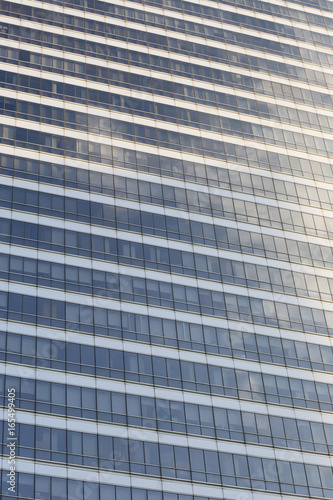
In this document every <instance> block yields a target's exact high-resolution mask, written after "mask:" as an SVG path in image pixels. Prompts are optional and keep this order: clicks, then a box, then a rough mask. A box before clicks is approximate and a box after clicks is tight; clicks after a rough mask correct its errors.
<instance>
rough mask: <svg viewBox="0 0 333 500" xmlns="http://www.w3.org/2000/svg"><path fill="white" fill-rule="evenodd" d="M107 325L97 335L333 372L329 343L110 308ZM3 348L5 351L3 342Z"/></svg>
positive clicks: (332, 354) (12, 350)
mask: <svg viewBox="0 0 333 500" xmlns="http://www.w3.org/2000/svg"><path fill="white" fill-rule="evenodd" d="M108 324H109V327H108V328H107V327H106V328H105V329H102V328H101V329H100V330H98V328H97V330H96V334H100V335H109V336H111V337H116V338H121V339H128V340H137V341H140V342H148V343H151V344H162V345H167V346H172V347H178V348H181V349H190V350H194V351H205V352H208V353H215V354H221V355H223V356H231V357H234V358H246V359H251V360H256V361H261V362H269V363H277V364H282V365H286V366H297V367H300V368H310V369H313V370H323V371H333V369H332V367H333V353H332V349H331V348H330V347H329V346H324V345H317V344H311V343H306V342H300V341H293V340H289V339H288V340H287V339H280V338H279V337H270V336H265V335H256V334H254V333H248V332H242V331H234V330H229V329H225V328H215V327H208V326H202V325H198V324H194V323H184V322H180V321H175V320H167V319H162V318H157V317H151V316H150V317H148V316H144V315H140V314H132V313H127V312H119V311H109V313H108ZM13 341H14V337H13V338H12V341H11V342H13ZM11 345H12V344H11ZM13 345H14V344H13ZM15 345H16V344H15ZM18 346H20V343H19V344H18ZM2 348H3V350H5V347H4V345H3V344H2ZM22 348H23V347H22ZM7 349H8V351H9V352H12V353H16V354H19V353H20V352H21V348H20V347H11V348H9V347H8V346H7ZM29 354H32V353H29Z"/></svg>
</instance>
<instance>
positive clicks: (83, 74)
mask: <svg viewBox="0 0 333 500" xmlns="http://www.w3.org/2000/svg"><path fill="white" fill-rule="evenodd" d="M114 52H115V54H116V57H115V58H114V57H113V58H112V60H115V61H118V62H123V63H125V64H127V63H128V61H127V59H126V58H127V57H130V60H131V64H132V65H133V66H138V65H139V66H143V67H148V68H150V67H153V68H154V70H155V71H161V72H166V73H167V74H169V73H170V72H171V73H172V74H174V75H179V76H182V77H183V78H188V77H189V76H191V77H192V78H193V79H194V80H204V81H208V82H216V84H218V85H219V86H227V87H233V88H236V89H244V90H249V91H250V92H255V93H256V94H264V95H268V96H271V97H272V96H273V97H275V98H277V97H279V98H281V99H287V100H289V101H292V102H294V101H296V102H301V103H305V104H310V105H315V106H319V107H324V108H326V106H329V107H332V106H333V103H332V98H331V96H330V95H329V94H324V93H321V92H319V91H314V90H308V89H302V88H300V87H296V86H292V85H287V84H280V83H276V82H271V81H269V80H262V79H260V78H254V77H250V76H247V75H241V74H238V73H234V72H230V71H225V70H219V69H214V68H210V67H205V66H198V65H195V64H190V63H185V62H181V61H174V60H172V59H166V58H164V57H160V56H154V55H150V54H148V55H145V54H141V53H138V52H133V51H126V50H125V49H121V48H116V47H114ZM0 57H1V60H2V61H4V62H7V63H10V64H15V65H17V62H18V61H19V63H20V66H28V67H30V68H36V69H42V70H43V71H45V70H46V69H49V70H51V71H52V73H59V74H61V75H62V74H63V73H65V74H66V75H69V76H73V77H75V78H84V79H88V80H89V81H99V82H104V83H110V84H111V85H119V84H120V85H121V86H125V87H130V88H133V89H139V90H144V91H145V92H149V88H153V89H154V92H157V93H159V92H160V93H162V94H163V95H164V93H165V94H166V95H168V96H170V95H171V96H172V95H173V94H175V93H177V94H179V95H180V96H182V95H183V94H184V95H185V97H186V99H188V98H190V97H191V96H192V94H193V92H194V91H193V87H189V86H186V87H185V90H184V89H183V86H182V85H181V84H177V83H174V82H171V81H169V80H167V81H163V80H158V79H155V78H153V79H152V80H150V79H149V78H148V79H147V77H144V76H142V75H135V74H134V73H132V74H130V76H129V73H126V72H125V71H119V72H117V71H115V70H114V69H112V68H106V67H99V66H94V65H92V64H85V63H81V62H74V61H72V60H66V59H63V58H59V57H52V56H45V55H41V54H38V53H33V52H28V51H26V50H16V49H12V48H8V47H0ZM139 60H140V64H139ZM240 66H241V64H240ZM145 82H147V83H146V84H145ZM194 95H195V96H198V95H199V96H200V95H201V94H200V91H199V90H198V91H197V92H196V93H195V94H194ZM197 98H198V97H197ZM200 99H201V97H200ZM205 99H206V101H207V98H205ZM213 100H214V101H215V100H217V101H219V99H215V98H214V99H213ZM200 102H202V101H200ZM206 104H207V102H206Z"/></svg>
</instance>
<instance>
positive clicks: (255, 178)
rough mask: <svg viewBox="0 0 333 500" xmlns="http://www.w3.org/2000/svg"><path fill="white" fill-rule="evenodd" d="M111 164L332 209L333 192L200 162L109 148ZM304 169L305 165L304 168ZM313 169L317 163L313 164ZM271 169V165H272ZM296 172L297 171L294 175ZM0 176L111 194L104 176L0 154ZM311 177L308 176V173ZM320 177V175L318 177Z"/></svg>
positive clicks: (110, 184) (110, 185)
mask: <svg viewBox="0 0 333 500" xmlns="http://www.w3.org/2000/svg"><path fill="white" fill-rule="evenodd" d="M111 152H112V155H111V157H112V164H113V165H114V166H116V167H122V168H127V169H131V170H136V171H138V172H147V171H148V172H149V173H151V174H155V175H163V176H168V177H175V178H177V179H179V178H180V179H182V180H186V181H190V182H196V183H201V184H207V185H209V186H217V187H220V188H223V189H227V190H231V191H241V192H244V193H249V194H253V195H257V196H267V197H269V198H273V199H274V198H276V197H278V199H280V200H282V199H285V200H287V201H291V202H295V203H299V204H305V205H310V204H311V206H319V207H321V208H325V209H331V208H333V199H332V194H331V193H332V191H330V190H326V189H322V188H317V187H315V186H306V185H302V184H297V183H296V182H289V181H282V180H278V179H274V178H270V177H263V176H260V175H254V174H249V173H245V172H238V171H235V170H232V169H230V168H223V167H213V166H210V165H204V164H200V163H193V162H188V161H182V160H176V159H171V158H167V157H163V156H156V155H153V154H147V153H140V152H135V151H131V150H126V149H122V148H119V147H112V149H111ZM304 166H305V165H304ZM313 167H318V169H319V168H320V164H318V163H316V162H313ZM326 167H328V168H327V171H325V178H326V180H328V178H329V174H331V175H332V171H331V169H330V166H329V165H326ZM272 168H274V166H273V165H272ZM297 173H298V172H297ZM0 174H2V175H10V176H14V177H19V178H24V179H32V180H34V181H37V182H38V183H48V184H57V185H60V186H65V187H68V188H74V189H80V190H85V191H91V192H97V193H104V194H107V195H110V194H111V195H112V194H113V193H114V181H113V179H114V177H113V175H111V174H109V173H107V171H105V172H103V173H101V172H97V171H94V170H86V169H81V168H77V167H70V166H63V165H60V164H56V163H48V162H41V161H38V160H33V159H30V158H21V157H17V156H15V157H14V156H10V155H5V154H0ZM307 176H309V177H311V173H309V174H307ZM318 177H319V176H318Z"/></svg>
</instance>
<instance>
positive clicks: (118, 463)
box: [4, 424, 333, 498]
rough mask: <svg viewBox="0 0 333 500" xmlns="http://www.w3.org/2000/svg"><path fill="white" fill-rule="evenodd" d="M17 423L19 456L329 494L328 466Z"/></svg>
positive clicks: (332, 484)
mask: <svg viewBox="0 0 333 500" xmlns="http://www.w3.org/2000/svg"><path fill="white" fill-rule="evenodd" d="M16 425H17V432H18V434H19V439H18V446H17V448H16V450H17V452H18V456H20V457H26V458H35V459H37V460H52V461H53V462H59V463H67V464H75V465H83V466H86V467H99V468H100V469H106V470H115V471H123V472H130V473H134V474H148V475H155V476H158V477H163V478H177V479H181V480H185V481H197V482H201V483H203V482H207V483H215V484H221V485H223V486H238V487H241V488H252V489H257V490H268V491H276V492H282V493H296V494H300V495H302V494H303V495H311V496H312V495H313V496H319V497H324V498H332V495H333V473H332V470H331V468H330V467H325V466H317V465H308V464H302V463H298V462H287V461H284V460H278V459H277V460H272V459H266V458H259V457H252V456H244V455H236V454H231V453H224V452H216V451H207V450H200V449H197V448H185V447H182V446H172V445H166V444H158V443H151V442H147V441H139V440H131V439H124V438H117V437H109V436H103V435H95V434H89V433H85V432H75V431H69V430H68V431H66V430H63V429H49V428H47V427H41V426H31V425H27V424H16ZM6 443H7V441H5V443H4V446H6Z"/></svg>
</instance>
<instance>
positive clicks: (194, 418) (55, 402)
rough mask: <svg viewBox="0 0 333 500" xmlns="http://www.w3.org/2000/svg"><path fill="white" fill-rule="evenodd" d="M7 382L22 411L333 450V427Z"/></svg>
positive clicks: (0, 382) (22, 381)
mask: <svg viewBox="0 0 333 500" xmlns="http://www.w3.org/2000/svg"><path fill="white" fill-rule="evenodd" d="M4 382H5V387H15V388H16V393H17V400H16V402H17V404H18V408H20V409H21V410H29V411H37V412H44V413H54V414H57V415H63V416H67V417H74V418H86V419H90V420H98V421H100V422H110V423H113V424H122V425H133V426H137V427H143V428H148V429H156V430H160V431H172V432H180V433H183V434H184V433H186V434H192V435H199V436H206V437H213V438H217V439H227V440H232V441H240V442H245V443H256V444H263V445H268V446H278V447H288V448H294V449H301V450H303V451H315V452H317V453H328V454H329V453H332V450H333V425H331V424H322V423H319V422H310V421H307V420H297V419H292V418H282V417H277V416H268V415H262V414H257V413H251V412H240V411H238V410H226V409H224V408H214V407H209V406H205V405H199V404H193V403H183V402H179V401H172V400H170V401H169V400H165V399H159V398H151V397H147V396H137V395H133V394H123V393H118V392H109V391H105V390H100V389H96V390H95V389H90V388H84V387H82V388H81V387H78V386H72V385H68V384H66V385H64V384H58V383H55V382H43V381H38V380H37V381H36V380H31V379H19V378H17V377H6V378H5V377H4V376H1V378H0V387H3V384H4ZM5 393H7V391H6V392H2V394H5ZM2 399H3V400H4V399H5V397H4V396H3V397H2ZM3 404H4V405H5V404H6V402H5V401H3Z"/></svg>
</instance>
